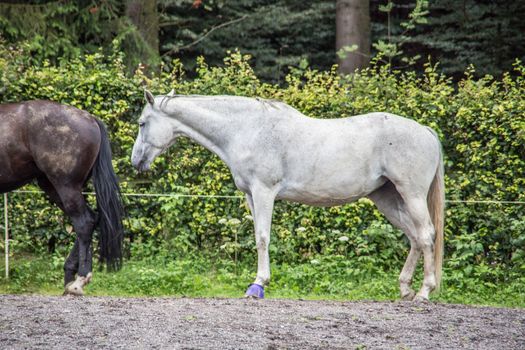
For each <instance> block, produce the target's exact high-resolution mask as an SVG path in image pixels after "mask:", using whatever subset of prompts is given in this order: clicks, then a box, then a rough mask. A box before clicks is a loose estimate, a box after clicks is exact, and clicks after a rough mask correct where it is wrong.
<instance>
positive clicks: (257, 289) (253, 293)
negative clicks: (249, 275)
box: [245, 283, 264, 299]
mask: <svg viewBox="0 0 525 350" xmlns="http://www.w3.org/2000/svg"><path fill="white" fill-rule="evenodd" d="M245 296H247V297H254V298H258V299H264V287H263V286H261V285H260V284H255V283H252V284H250V285H249V286H248V290H247V291H246V294H245Z"/></svg>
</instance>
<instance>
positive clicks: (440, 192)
mask: <svg viewBox="0 0 525 350" xmlns="http://www.w3.org/2000/svg"><path fill="white" fill-rule="evenodd" d="M429 129H430V128H429ZM430 130H431V131H432V133H433V134H434V136H435V137H436V139H437V140H438V142H439V138H438V136H437V134H436V132H435V131H434V130H432V129H430ZM439 153H440V156H439V165H438V168H437V170H436V175H435V176H434V179H433V180H432V184H431V185H430V189H429V191H428V196H427V204H428V210H429V212H430V217H431V218H432V224H433V225H434V230H435V231H436V237H435V241H434V267H435V271H436V289H435V291H436V292H439V289H440V286H441V277H442V269H443V251H444V238H443V234H444V232H443V231H444V226H445V179H444V166H443V151H442V149H441V144H440V152H439Z"/></svg>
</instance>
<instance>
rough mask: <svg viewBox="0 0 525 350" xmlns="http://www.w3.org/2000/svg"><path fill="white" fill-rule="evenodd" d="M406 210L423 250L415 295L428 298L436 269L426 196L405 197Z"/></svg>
mask: <svg viewBox="0 0 525 350" xmlns="http://www.w3.org/2000/svg"><path fill="white" fill-rule="evenodd" d="M405 204H406V206H407V210H408V212H409V213H410V215H411V217H412V221H413V222H414V226H415V229H416V237H415V243H416V244H417V247H418V249H420V250H421V251H422V252H423V262H424V273H425V276H424V278H423V285H422V286H421V289H420V290H419V292H418V293H417V295H416V298H415V299H416V300H428V296H429V294H430V292H431V291H432V290H434V288H436V271H435V266H434V238H435V230H434V226H433V225H432V220H431V218H430V213H429V211H428V206H427V201H426V198H419V197H415V198H405Z"/></svg>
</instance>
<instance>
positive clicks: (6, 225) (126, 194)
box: [3, 190, 525, 279]
mask: <svg viewBox="0 0 525 350" xmlns="http://www.w3.org/2000/svg"><path fill="white" fill-rule="evenodd" d="M13 193H19V194H44V191H36V190H17V191H13ZM82 193H83V194H85V195H95V192H82ZM121 195H122V196H123V197H157V198H160V197H164V198H201V199H210V198H220V199H235V200H243V199H244V196H240V195H198V194H183V193H133V192H124V193H121ZM445 202H446V203H448V204H489V205H490V204H500V205H525V201H507V200H491V199H487V200H456V199H452V200H446V201H445ZM8 207H9V206H8V196H7V193H4V224H3V227H4V248H5V252H4V254H5V277H6V279H7V278H9V211H8Z"/></svg>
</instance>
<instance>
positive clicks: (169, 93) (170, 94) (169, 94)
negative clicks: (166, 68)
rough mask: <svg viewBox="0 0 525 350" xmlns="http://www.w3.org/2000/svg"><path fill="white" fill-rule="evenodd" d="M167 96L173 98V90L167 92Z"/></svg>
mask: <svg viewBox="0 0 525 350" xmlns="http://www.w3.org/2000/svg"><path fill="white" fill-rule="evenodd" d="M167 96H170V97H171V96H175V89H171V91H170V92H168V95H167Z"/></svg>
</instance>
